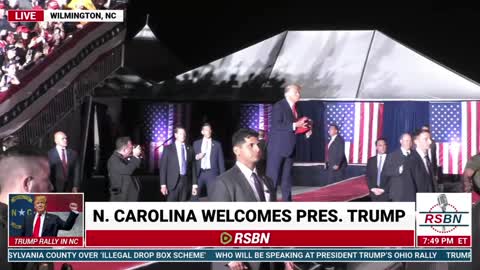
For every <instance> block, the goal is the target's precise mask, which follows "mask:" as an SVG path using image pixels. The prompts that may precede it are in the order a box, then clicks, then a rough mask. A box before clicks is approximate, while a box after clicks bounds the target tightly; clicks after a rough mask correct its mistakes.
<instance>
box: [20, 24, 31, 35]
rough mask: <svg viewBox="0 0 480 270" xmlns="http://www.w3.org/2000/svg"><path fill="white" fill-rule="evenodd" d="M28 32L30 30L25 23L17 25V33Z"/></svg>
mask: <svg viewBox="0 0 480 270" xmlns="http://www.w3.org/2000/svg"><path fill="white" fill-rule="evenodd" d="M29 32H30V29H28V27H26V26H25V25H21V26H19V27H17V33H29Z"/></svg>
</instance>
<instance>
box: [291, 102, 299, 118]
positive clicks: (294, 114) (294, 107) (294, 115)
mask: <svg viewBox="0 0 480 270" xmlns="http://www.w3.org/2000/svg"><path fill="white" fill-rule="evenodd" d="M292 111H293V117H295V119H297V118H298V114H297V103H295V104H293V106H292Z"/></svg>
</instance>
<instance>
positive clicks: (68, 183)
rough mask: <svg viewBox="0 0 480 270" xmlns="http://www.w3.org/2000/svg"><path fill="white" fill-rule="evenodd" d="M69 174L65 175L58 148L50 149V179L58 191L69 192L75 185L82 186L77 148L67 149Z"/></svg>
mask: <svg viewBox="0 0 480 270" xmlns="http://www.w3.org/2000/svg"><path fill="white" fill-rule="evenodd" d="M66 155H67V167H68V168H67V175H66V177H65V174H64V171H63V164H62V159H61V158H60V155H59V154H58V151H57V148H56V147H54V148H52V149H50V151H48V163H49V164H50V180H51V181H52V184H53V186H54V187H55V191H56V192H69V191H71V190H72V188H73V187H77V188H79V187H80V184H81V183H80V161H79V160H78V154H77V152H75V150H72V149H69V148H67V149H66Z"/></svg>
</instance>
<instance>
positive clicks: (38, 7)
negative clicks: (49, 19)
mask: <svg viewBox="0 0 480 270" xmlns="http://www.w3.org/2000/svg"><path fill="white" fill-rule="evenodd" d="M32 9H33V10H38V9H39V10H43V8H42V7H41V6H39V5H36V6H34V7H33V8H32Z"/></svg>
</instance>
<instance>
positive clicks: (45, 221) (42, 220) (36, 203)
mask: <svg viewBox="0 0 480 270" xmlns="http://www.w3.org/2000/svg"><path fill="white" fill-rule="evenodd" d="M33 207H34V208H35V215H27V216H25V223H24V224H23V227H22V233H21V235H22V236H29V237H46V236H57V235H58V231H59V230H65V231H69V230H71V229H72V228H73V225H75V220H76V219H77V217H78V215H79V213H78V211H77V210H78V205H77V204H76V203H70V205H69V207H70V215H68V218H67V220H66V221H63V220H62V219H61V218H60V217H59V216H57V215H54V214H50V213H47V197H46V196H43V195H37V196H35V199H34V200H33Z"/></svg>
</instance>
